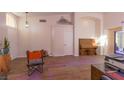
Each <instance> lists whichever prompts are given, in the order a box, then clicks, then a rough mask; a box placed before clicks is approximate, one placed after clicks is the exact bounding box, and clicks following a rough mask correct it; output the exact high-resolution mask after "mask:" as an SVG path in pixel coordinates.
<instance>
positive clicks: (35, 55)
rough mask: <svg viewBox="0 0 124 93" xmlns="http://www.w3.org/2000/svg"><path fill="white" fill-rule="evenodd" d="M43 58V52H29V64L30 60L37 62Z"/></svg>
mask: <svg viewBox="0 0 124 93" xmlns="http://www.w3.org/2000/svg"><path fill="white" fill-rule="evenodd" d="M42 58H43V52H42V51H27V59H28V62H29V61H30V60H36V59H42Z"/></svg>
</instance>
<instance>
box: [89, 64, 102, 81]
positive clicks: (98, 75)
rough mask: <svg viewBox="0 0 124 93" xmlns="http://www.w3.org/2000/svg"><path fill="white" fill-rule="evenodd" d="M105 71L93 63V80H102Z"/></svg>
mask: <svg viewBox="0 0 124 93" xmlns="http://www.w3.org/2000/svg"><path fill="white" fill-rule="evenodd" d="M103 74H104V73H103V72H102V71H100V70H99V69H98V68H96V67H95V66H93V65H91V80H100V79H101V76H102V75H103Z"/></svg>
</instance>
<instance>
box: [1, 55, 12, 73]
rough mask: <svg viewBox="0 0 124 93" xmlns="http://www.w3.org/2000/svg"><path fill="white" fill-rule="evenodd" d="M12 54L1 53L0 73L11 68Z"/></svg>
mask: <svg viewBox="0 0 124 93" xmlns="http://www.w3.org/2000/svg"><path fill="white" fill-rule="evenodd" d="M10 61H11V57H10V54H6V55H0V73H7V72H8V71H9V70H10Z"/></svg>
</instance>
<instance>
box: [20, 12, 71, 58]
mask: <svg viewBox="0 0 124 93" xmlns="http://www.w3.org/2000/svg"><path fill="white" fill-rule="evenodd" d="M61 16H64V18H66V19H68V20H69V21H71V16H70V14H64V15H51V16H31V15H30V16H29V17H28V21H29V25H30V26H29V28H25V17H21V18H20V19H19V57H24V56H26V51H27V50H39V49H45V50H47V51H48V53H49V54H50V55H51V52H52V51H51V50H52V49H51V48H52V44H51V43H52V32H51V31H52V26H54V25H56V22H57V21H58V20H59V19H60V17H61ZM40 19H45V20H47V22H45V23H43V22H39V20H40Z"/></svg>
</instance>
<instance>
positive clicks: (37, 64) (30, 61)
mask: <svg viewBox="0 0 124 93" xmlns="http://www.w3.org/2000/svg"><path fill="white" fill-rule="evenodd" d="M43 64H44V61H43V51H42V50H41V51H27V67H28V75H29V76H30V75H32V73H33V72H34V71H35V70H36V71H38V72H40V73H42V72H43Z"/></svg>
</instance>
